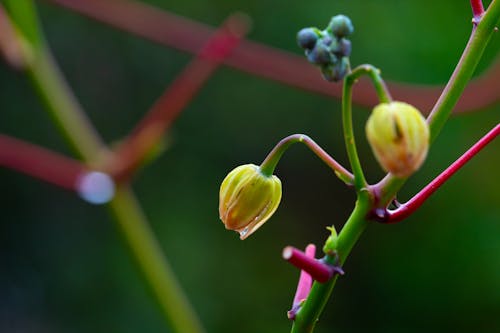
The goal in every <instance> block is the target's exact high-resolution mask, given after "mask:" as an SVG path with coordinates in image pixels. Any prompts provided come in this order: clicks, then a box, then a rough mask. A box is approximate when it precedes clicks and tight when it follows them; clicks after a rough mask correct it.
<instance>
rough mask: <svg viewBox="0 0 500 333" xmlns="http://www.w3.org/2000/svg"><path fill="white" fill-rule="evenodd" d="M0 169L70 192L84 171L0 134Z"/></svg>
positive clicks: (76, 164)
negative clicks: (28, 176) (24, 175)
mask: <svg viewBox="0 0 500 333" xmlns="http://www.w3.org/2000/svg"><path fill="white" fill-rule="evenodd" d="M0 166H3V167H6V168H10V169H13V170H16V171H19V172H22V173H25V174H27V175H30V176H32V177H35V178H38V179H41V180H44V181H46V182H48V183H51V184H54V185H57V186H59V187H62V188H65V189H68V190H73V191H74V190H76V184H77V181H78V179H79V176H80V175H81V174H83V172H84V171H85V170H86V168H85V166H84V165H83V164H81V163H80V162H78V161H76V160H73V159H71V158H68V157H65V156H62V155H59V154H57V153H54V152H51V151H50V150H48V149H45V148H42V147H39V146H36V145H33V144H31V143H27V142H24V141H21V140H18V139H15V138H12V137H9V136H7V135H2V134H0Z"/></svg>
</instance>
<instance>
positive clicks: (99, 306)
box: [0, 0, 500, 333]
mask: <svg viewBox="0 0 500 333" xmlns="http://www.w3.org/2000/svg"><path fill="white" fill-rule="evenodd" d="M147 2H148V3H151V4H153V5H155V6H158V7H159V8H163V9H165V10H170V11H172V12H174V13H178V14H180V15H183V16H186V17H189V18H193V19H196V20H199V21H201V22H204V23H208V24H210V25H214V26H216V25H218V24H220V22H222V21H223V20H224V18H225V17H227V16H228V15H229V14H230V13H232V12H234V11H237V10H240V11H243V12H246V13H248V14H249V15H250V16H251V17H252V19H253V24H254V27H253V31H252V32H251V34H250V35H249V38H250V39H252V40H255V41H259V42H263V43H266V44H269V45H272V46H275V47H279V48H282V49H286V50H289V51H291V52H294V53H296V54H300V53H301V51H300V50H299V49H298V47H297V46H296V44H295V33H296V31H298V30H299V29H300V28H302V27H304V26H310V25H318V26H323V25H325V24H326V23H327V22H328V20H329V17H330V16H332V15H334V14H337V13H344V14H347V15H349V16H350V17H351V19H352V20H353V22H354V24H355V28H356V32H355V34H354V35H353V36H352V42H353V55H352V58H351V59H352V62H353V63H354V64H360V63H364V62H370V63H372V64H374V65H376V66H378V67H380V68H382V69H383V74H384V77H385V78H386V79H390V80H399V81H406V82H413V83H419V84H442V83H444V82H446V80H447V78H448V77H449V75H450V73H451V71H452V69H453V67H454V65H455V63H456V61H457V59H458V57H459V55H460V53H461V51H462V49H463V47H464V45H465V42H466V40H467V38H468V35H469V32H470V29H471V24H470V16H471V13H470V8H469V2H468V1H465V0H463V1H456V0H443V1H435V0H433V1H431V0H420V1H396V0H390V1H373V0H352V1H346V0H338V1H325V0H322V1H310V2H303V1H296V0H293V1H286V2H285V1H276V0H268V1H263V0H259V1H235V0H217V1H186V0H182V1H181V0H173V1H168V2H166V1H160V0H156V1H147ZM38 4H39V10H40V15H41V19H42V22H43V28H44V30H45V32H46V35H47V38H48V40H49V43H50V45H51V47H52V49H53V52H54V54H55V57H56V59H57V60H58V62H59V64H60V66H61V67H62V70H63V72H64V73H65V75H66V76H67V78H68V80H69V82H70V84H71V86H72V87H73V88H74V91H75V93H76V95H77V96H78V97H79V99H80V101H81V103H82V104H83V106H84V107H85V109H86V111H87V113H88V116H89V117H90V119H91V120H92V122H93V123H94V124H95V126H96V127H97V128H98V130H99V131H100V133H101V134H102V136H103V137H104V138H105V140H106V141H107V142H109V143H112V142H114V141H117V140H119V139H120V138H121V137H123V136H124V135H126V134H127V132H128V131H129V130H130V129H131V127H132V126H133V125H134V124H135V123H136V122H137V121H138V120H139V119H140V117H141V116H142V115H143V114H144V112H145V110H147V109H148V108H149V106H150V105H152V103H153V102H154V100H155V99H156V98H157V97H158V96H159V95H160V94H161V92H162V91H163V89H164V88H165V87H166V86H167V85H168V84H169V83H170V82H171V81H172V80H173V78H174V77H175V75H176V74H177V73H179V72H180V70H181V69H182V67H183V66H184V65H186V64H187V63H188V62H189V60H190V58H191V56H190V55H187V54H184V53H181V52H178V51H176V50H173V49H169V48H166V47H163V46H158V45H155V44H153V43H150V42H148V41H145V40H141V39H139V38H137V37H135V36H130V35H128V34H126V33H123V32H120V31H116V30H113V29H112V28H109V27H107V26H104V25H101V24H100V23H96V22H94V21H91V20H89V19H86V18H83V17H81V16H79V15H76V14H74V13H71V12H69V11H67V10H64V9H62V8H59V7H56V6H53V5H49V4H47V3H45V2H38ZM499 49H500V36H495V37H494V39H493V41H492V43H491V45H490V47H489V48H488V49H487V52H486V54H485V56H484V59H483V61H482V62H481V64H480V68H479V71H478V72H481V71H483V70H484V69H486V68H487V66H488V64H490V63H491V62H492V61H493V60H494V58H495V55H496V54H497V53H498V50H499ZM293 70H294V69H293V68H290V71H293ZM498 91H499V94H500V87H498ZM367 115H368V110H365V109H363V108H357V107H356V108H355V110H354V123H355V127H356V131H357V133H358V141H359V152H360V155H361V159H362V162H363V164H364V165H365V168H366V174H367V177H368V179H369V180H371V181H375V180H377V179H378V178H379V177H380V176H381V175H382V172H381V170H380V169H379V167H378V166H377V165H376V163H375V161H374V159H373V157H372V155H371V153H370V151H369V148H368V146H367V143H366V141H365V139H364V136H363V126H364V122H365V120H366V118H367ZM498 119H499V105H498V104H497V105H496V106H494V107H491V108H489V109H485V110H480V111H478V112H475V113H469V114H465V115H461V116H458V117H453V118H452V119H451V120H450V121H449V122H448V124H447V125H446V127H445V129H444V130H443V132H442V134H441V135H440V137H439V138H438V140H437V142H436V144H435V145H434V146H433V148H432V150H431V152H430V155H429V158H428V161H427V163H426V164H425V166H424V167H423V168H422V169H421V170H420V171H419V172H418V173H417V174H416V175H415V176H414V177H413V178H412V179H411V180H410V181H409V182H408V184H407V186H406V187H405V188H404V190H403V191H402V192H401V196H400V197H401V199H402V200H404V199H406V198H409V197H410V196H411V194H413V193H415V192H416V191H418V190H419V189H420V188H421V187H422V186H423V185H424V184H425V183H426V182H428V181H429V180H431V179H432V178H433V177H434V176H435V175H436V174H437V173H439V172H440V171H441V170H442V169H443V168H445V167H446V166H447V165H448V164H449V163H450V162H452V161H453V160H454V159H455V158H456V157H458V156H459V155H460V154H461V153H462V152H463V151H465V150H466V149H467V147H469V146H470V145H472V144H473V142H474V141H475V140H477V139H478V138H479V137H481V136H482V135H483V134H484V133H485V132H486V131H487V130H489V129H490V128H491V127H492V126H493V125H494V124H496V123H497V122H498ZM340 123H341V120H340V103H339V101H338V100H333V99H330V98H326V97H324V96H318V95H314V94H311V93H307V92H303V91H299V90H297V89H295V88H291V87H287V86H284V85H281V84H278V83H275V82H270V81H267V80H264V79H261V78H257V77H254V76H250V75H248V74H245V73H242V72H238V71H236V70H233V69H230V68H225V67H224V68H222V69H220V70H219V71H218V72H217V73H216V74H215V75H214V76H213V77H212V78H211V79H210V81H209V82H208V84H207V85H206V86H205V87H204V88H203V89H202V90H201V92H200V93H199V95H197V96H196V98H195V99H194V100H193V101H192V103H191V104H190V105H189V106H188V107H187V108H186V109H185V110H184V112H183V114H182V115H181V116H180V118H179V119H178V121H176V123H175V124H174V126H173V127H172V128H171V130H170V131H169V133H168V135H167V137H168V140H167V141H168V143H169V148H168V150H167V151H166V152H165V153H164V154H163V155H162V156H161V157H160V158H159V159H157V160H156V161H155V162H154V163H152V164H151V165H149V166H147V167H146V168H145V169H144V170H142V171H141V172H140V173H139V174H138V175H137V176H136V178H135V180H134V183H133V186H134V188H135V190H136V192H137V194H138V196H139V199H140V202H141V203H142V205H143V207H144V209H145V211H146V215H147V216H148V218H149V219H150V221H151V224H152V227H153V229H154V230H155V232H156V234H157V236H158V238H159V240H160V242H161V245H162V247H163V249H164V250H165V253H166V255H167V256H168V258H169V260H170V262H171V264H172V266H173V267H174V269H175V271H176V273H177V275H178V278H179V279H180V281H181V284H182V286H183V288H184V289H185V290H186V292H187V294H188V295H189V297H190V299H191V300H192V302H193V305H194V307H195V308H196V309H197V311H198V313H199V315H200V317H201V319H202V320H203V322H204V324H205V326H206V328H207V331H208V332H216V333H223V332H241V333H255V332H259V333H276V332H287V331H288V330H289V328H290V322H289V321H288V320H287V318H286V310H288V309H289V307H290V305H291V301H292V297H293V293H294V291H295V290H294V288H295V285H296V280H297V277H298V271H297V270H296V269H295V268H293V267H291V266H290V265H289V264H287V263H286V262H284V261H283V260H282V259H281V257H280V254H281V250H282V248H283V247H285V246H286V245H294V246H297V247H300V248H303V247H305V246H306V245H307V244H308V243H310V242H312V243H315V244H317V245H318V246H321V244H322V243H323V241H324V240H325V238H326V236H327V232H326V230H325V227H326V226H327V225H329V224H332V223H334V224H335V225H336V226H337V228H338V229H339V228H340V227H341V226H342V224H343V223H344V221H345V219H346V217H347V216H348V214H349V212H350V210H351V209H352V206H353V201H354V196H353V194H352V192H351V191H350V190H348V189H345V188H344V187H343V186H342V183H341V182H339V181H338V180H337V179H336V178H335V177H334V176H333V175H332V173H331V172H330V170H329V169H328V168H327V167H325V166H324V165H323V164H322V163H321V161H319V160H318V159H317V158H315V157H314V155H313V154H311V153H310V152H308V151H307V150H306V149H305V148H304V147H299V146H297V147H293V148H292V149H290V150H289V151H288V152H287V153H286V154H285V156H284V158H283V159H282V161H281V163H280V165H279V166H278V168H277V175H278V176H279V177H280V178H281V180H282V182H283V188H284V189H283V191H284V192H283V199H282V204H281V206H280V208H279V209H278V211H277V213H276V214H275V216H274V217H273V218H272V219H271V220H270V221H269V222H268V223H267V224H266V225H265V226H264V227H263V228H262V229H260V230H259V232H257V233H256V234H255V235H252V236H251V237H250V238H249V239H248V240H246V241H243V242H242V241H240V240H239V239H238V237H237V234H235V233H232V232H228V231H226V230H225V229H224V227H223V225H222V223H221V222H220V221H219V219H218V212H217V205H218V187H219V184H220V182H221V181H222V179H223V178H224V176H225V174H226V173H227V172H228V171H229V170H231V169H232V168H233V167H235V166H237V165H239V164H244V163H259V162H260V161H261V160H262V159H263V158H264V157H265V156H266V154H267V152H268V151H269V150H270V149H271V148H272V147H273V146H274V144H275V143H276V142H278V141H279V140H280V139H281V138H283V137H284V136H287V135H289V134H292V133H306V134H308V135H310V136H311V137H313V138H314V139H315V140H316V141H317V142H318V143H319V144H321V145H322V146H323V147H324V148H325V149H326V150H327V151H329V152H330V153H331V154H332V155H333V156H335V157H336V158H337V159H338V160H339V161H341V162H342V163H344V164H346V165H347V159H346V154H345V151H344V148H343V141H342V134H341V131H342V129H341V124H340ZM0 132H1V133H5V134H9V135H13V136H16V137H18V138H22V139H25V140H28V141H31V142H36V143H38V144H41V145H43V146H46V147H49V148H52V149H54V150H56V151H59V152H62V153H65V154H68V155H70V154H71V152H70V151H69V149H68V146H67V145H66V143H65V142H64V141H63V140H62V138H61V136H60V135H59V133H58V132H57V129H56V127H55V126H54V124H53V123H52V122H51V120H50V119H49V117H48V115H47V114H46V113H45V112H44V110H43V108H42V106H41V104H40V102H39V100H38V99H37V97H36V95H35V94H34V92H33V90H32V88H31V86H30V85H29V82H28V81H27V79H26V78H25V77H24V76H23V75H22V73H18V72H14V71H12V70H10V69H9V68H7V67H6V66H5V65H4V64H0ZM498 151H500V141H498V140H497V142H494V143H492V144H491V145H490V146H489V147H488V148H487V149H486V150H485V151H484V152H482V153H481V154H479V155H478V156H477V158H476V159H474V160H473V161H472V162H471V163H470V164H469V165H467V166H466V167H464V168H463V170H461V171H460V172H459V173H458V174H457V175H456V176H454V177H453V178H452V179H451V180H450V181H449V182H448V183H447V184H446V185H445V186H443V188H442V189H440V190H439V191H438V192H437V193H436V194H435V195H434V196H433V197H432V198H431V199H429V200H428V202H427V203H426V204H424V206H422V207H421V209H419V210H418V211H417V212H416V213H415V214H414V215H413V216H412V217H411V218H409V219H408V220H407V221H406V222H405V223H401V224H398V225H392V226H384V225H377V224H373V225H371V226H370V227H369V228H368V230H367V232H366V233H365V234H364V235H363V236H362V238H361V240H360V242H359V244H358V245H357V246H356V248H355V249H354V251H353V253H352V256H351V257H350V258H349V260H348V262H347V264H346V265H345V271H346V272H347V273H346V275H345V277H343V278H341V279H340V280H339V283H338V285H337V287H336V289H335V292H334V297H333V298H332V300H331V301H330V302H329V304H328V306H327V308H326V310H325V312H324V314H323V316H322V317H321V321H320V323H319V325H318V328H317V332H318V333H326V332H361V331H367V330H369V331H370V332H374V333H375V332H384V333H390V332H422V331H426V332H500V316H499V313H500V191H499V185H500V177H499V172H498V170H500V154H498ZM0 189H1V191H0V208H1V213H0V332H37V333H38V332H75V333H78V332H124V333H128V332H131V333H132V332H169V329H168V328H167V327H166V325H165V323H164V321H163V318H162V316H161V313H160V311H159V308H158V307H157V306H156V303H155V301H154V300H153V298H152V297H151V294H150V292H149V289H148V288H147V287H146V286H145V284H144V282H143V280H142V277H141V275H140V274H139V273H138V271H137V269H136V267H135V265H134V261H133V260H132V259H131V258H130V257H129V253H128V249H127V247H126V245H125V243H124V242H123V240H122V238H120V235H119V233H118V232H117V228H116V227H115V224H114V221H113V220H112V219H111V218H110V217H109V215H108V214H107V211H106V209H105V208H102V207H95V206H91V205H89V204H86V203H85V202H83V201H81V200H80V199H79V198H78V197H76V196H75V195H74V194H73V193H70V192H66V191H63V190H60V189H58V188H55V187H52V186H50V185H47V184H45V183H42V182H40V181H37V180H34V179H32V178H29V177H27V176H24V175H20V174H17V173H15V172H13V171H11V170H6V169H0Z"/></svg>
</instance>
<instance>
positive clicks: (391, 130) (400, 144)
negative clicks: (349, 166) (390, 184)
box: [366, 102, 429, 177]
mask: <svg viewBox="0 0 500 333" xmlns="http://www.w3.org/2000/svg"><path fill="white" fill-rule="evenodd" d="M366 135H367V137H368V142H369V143H370V146H371V147H372V150H373V153H374V154H375V157H376V158H377V160H378V162H379V163H380V164H381V166H382V168H383V169H384V170H385V171H388V172H391V173H392V174H394V175H395V176H397V177H408V176H409V175H411V174H412V173H413V172H415V171H416V170H417V169H418V168H419V167H420V166H421V165H422V163H423V162H424V160H425V157H426V156H427V150H428V148H429V126H428V125H427V122H426V121H425V119H424V117H423V116H422V114H421V113H420V112H419V111H418V110H417V109H416V108H415V107H413V106H411V105H409V104H406V103H403V102H390V103H382V104H379V105H377V106H376V107H375V108H374V109H373V112H372V114H371V115H370V117H369V119H368V122H367V123H366Z"/></svg>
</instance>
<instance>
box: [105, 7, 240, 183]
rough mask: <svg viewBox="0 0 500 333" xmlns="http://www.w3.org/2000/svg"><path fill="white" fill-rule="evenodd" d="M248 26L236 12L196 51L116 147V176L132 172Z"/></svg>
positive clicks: (123, 178)
mask: <svg viewBox="0 0 500 333" xmlns="http://www.w3.org/2000/svg"><path fill="white" fill-rule="evenodd" d="M248 29H249V24H248V20H247V19H246V17H245V16H243V15H241V14H235V15H232V16H230V17H229V18H228V19H227V20H226V22H225V23H224V24H223V25H222V26H221V28H220V29H219V30H217V31H216V32H215V33H214V34H213V36H211V37H210V38H209V40H208V41H207V42H206V44H205V46H204V47H203V48H202V49H201V50H200V52H199V53H198V55H197V56H196V57H195V58H194V59H193V60H192V61H191V63H189V64H188V66H187V67H186V68H185V69H184V70H183V71H182V72H181V73H180V74H179V76H178V77H177V78H176V79H175V81H174V82H173V83H172V84H171V85H170V86H169V87H168V88H167V89H166V91H165V92H164V93H163V95H162V96H161V97H160V98H159V99H158V101H157V102H156V103H155V104H154V105H153V107H152V108H151V109H150V111H149V112H148V113H147V114H146V116H145V117H144V118H143V119H142V120H141V121H140V122H139V124H138V125H137V126H136V128H135V129H134V130H133V131H132V134H131V135H130V136H129V137H128V138H127V139H126V140H125V141H124V142H123V143H122V145H121V146H120V148H119V149H118V150H117V151H116V153H115V158H113V164H112V165H111V167H110V173H111V174H112V175H113V176H114V178H115V179H117V180H118V181H124V180H126V179H127V178H129V177H130V176H131V175H132V173H133V171H134V170H135V169H136V168H137V167H138V166H139V165H140V163H141V162H142V161H143V160H144V158H145V157H146V156H147V155H148V152H150V151H151V150H152V149H153V148H154V146H155V145H157V144H158V142H159V141H160V140H161V138H162V136H163V134H164V133H165V131H166V130H167V129H168V128H169V127H170V125H171V124H172V122H173V121H174V120H175V118H176V117H177V116H178V115H179V114H180V113H181V111H182V110H183V109H184V108H185V107H186V105H187V104H188V103H189V102H190V101H191V100H192V99H193V97H194V96H195V94H196V93H197V92H198V91H199V90H200V89H201V88H202V86H203V84H204V83H205V82H206V81H207V80H208V79H209V78H210V76H211V75H212V74H213V73H214V72H215V70H216V69H217V68H218V66H219V65H220V63H221V61H222V60H223V59H224V58H225V57H227V56H228V55H229V54H230V53H231V51H232V50H233V49H234V48H235V47H236V46H237V45H238V43H239V41H240V40H241V38H243V36H244V35H245V34H246V32H247V31H248Z"/></svg>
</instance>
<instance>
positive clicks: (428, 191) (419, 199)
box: [374, 124, 500, 223]
mask: <svg viewBox="0 0 500 333" xmlns="http://www.w3.org/2000/svg"><path fill="white" fill-rule="evenodd" d="M498 134H500V124H497V125H496V126H495V127H494V128H493V129H492V130H491V131H489V132H488V133H487V134H486V135H485V136H483V137H482V138H481V139H480V140H479V141H477V142H476V143H475V144H474V145H473V146H472V147H471V148H470V149H469V150H467V151H466V152H465V153H464V154H463V155H462V156H460V158H459V159H457V160H456V161H455V162H454V163H453V164H451V165H450V166H449V167H448V168H447V169H446V170H444V171H443V172H442V173H441V174H440V175H439V176H437V177H436V178H435V179H434V180H433V181H432V182H430V183H429V184H428V185H427V186H425V187H424V188H423V189H422V190H421V191H420V192H418V193H417V194H416V195H415V196H414V197H413V198H411V199H410V200H408V201H407V202H406V203H404V204H402V205H401V206H399V207H398V208H397V209H395V210H385V211H384V212H379V211H377V212H374V214H375V215H376V216H375V218H376V219H377V220H380V222H384V223H397V222H400V221H402V220H404V219H405V218H407V217H408V216H409V215H411V214H412V213H413V212H414V211H415V210H417V209H418V208H419V207H420V206H421V205H422V204H423V203H424V202H425V201H426V200H427V199H428V198H429V197H430V196H431V195H432V194H433V193H434V192H436V190H437V189H438V188H440V187H441V185H443V184H444V183H445V182H446V181H447V180H448V179H450V177H451V176H453V175H454V174H455V173H456V172H457V171H458V170H460V169H461V168H462V167H463V166H464V165H465V164H466V163H467V162H469V161H470V159H472V158H473V157H474V156H475V155H476V154H477V153H479V152H480V151H481V150H482V149H483V148H484V147H486V146H487V145H488V144H489V143H490V142H492V141H493V140H494V139H495V138H496V137H497V136H498ZM379 213H380V214H379Z"/></svg>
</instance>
